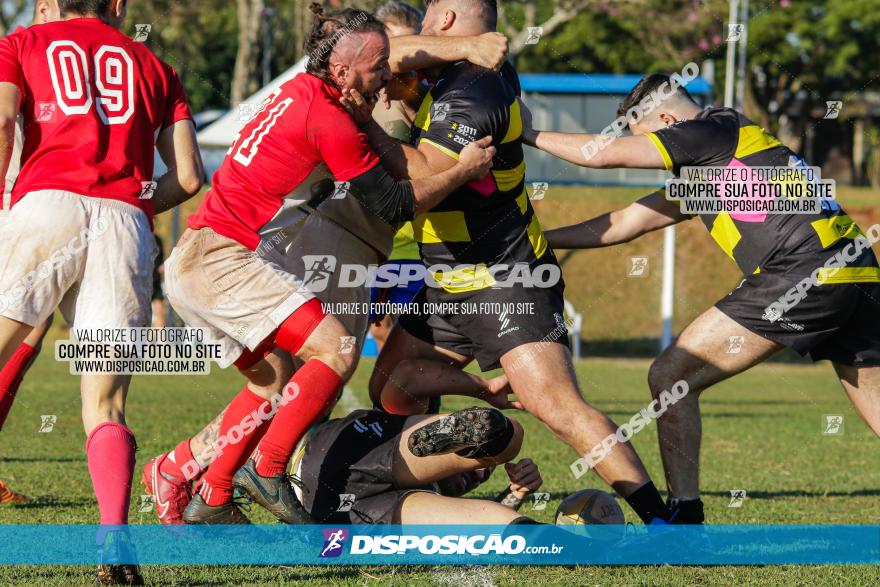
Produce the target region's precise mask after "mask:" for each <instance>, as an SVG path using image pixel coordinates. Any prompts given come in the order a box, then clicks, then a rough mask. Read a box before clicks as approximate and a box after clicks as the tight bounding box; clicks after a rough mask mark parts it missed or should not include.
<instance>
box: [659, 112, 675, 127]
mask: <svg viewBox="0 0 880 587" xmlns="http://www.w3.org/2000/svg"><path fill="white" fill-rule="evenodd" d="M660 121H661V122H662V123H663V126H670V125H673V124H675V123H676V122H678V118H677V117H676V116H675V115H674V114H672V113H670V112H661V113H660Z"/></svg>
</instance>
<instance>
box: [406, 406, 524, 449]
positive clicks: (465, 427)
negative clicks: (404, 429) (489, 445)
mask: <svg viewBox="0 0 880 587" xmlns="http://www.w3.org/2000/svg"><path fill="white" fill-rule="evenodd" d="M507 426H508V424H507V418H506V417H505V416H504V414H502V413H501V412H500V411H498V410H496V409H493V408H468V409H466V410H459V411H457V412H453V413H451V414H449V415H448V416H444V417H442V418H440V419H439V420H434V421H433V422H430V423H428V424H425V425H424V426H422V427H421V428H417V429H416V430H414V431H413V433H412V434H410V437H409V440H407V446H408V447H409V451H410V452H411V453H412V454H414V455H415V456H417V457H427V456H431V455H441V454H448V453H451V452H459V451H467V450H468V449H476V448H478V447H479V446H480V445H481V444H484V443H486V442H490V441H492V440H495V439H496V438H498V437H500V436H501V435H502V434H504V433H505V432H506V431H507ZM463 456H464V455H463Z"/></svg>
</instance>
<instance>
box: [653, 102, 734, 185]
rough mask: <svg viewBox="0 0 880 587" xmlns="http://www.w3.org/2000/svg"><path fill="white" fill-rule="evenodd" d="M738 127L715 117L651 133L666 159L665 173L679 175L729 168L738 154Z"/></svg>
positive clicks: (686, 121) (729, 121) (699, 119)
mask: <svg viewBox="0 0 880 587" xmlns="http://www.w3.org/2000/svg"><path fill="white" fill-rule="evenodd" d="M738 128H739V125H738V124H737V123H736V121H735V120H728V119H727V118H726V117H718V116H713V117H710V118H698V119H695V120H685V121H682V122H678V123H676V124H673V125H672V126H669V127H666V128H663V129H660V130H658V131H655V132H651V133H648V134H647V135H646V136H647V137H648V138H649V139H651V141H653V143H654V145H655V146H656V147H657V150H658V151H660V154H661V155H662V156H663V161H664V163H665V164H666V169H669V170H672V171H673V172H674V173H675V174H676V175H678V173H679V170H680V169H681V168H682V167H688V166H711V165H719V166H721V165H726V164H727V163H728V162H729V161H730V158H731V157H733V155H734V153H735V152H736V145H737V140H738V138H739V131H738Z"/></svg>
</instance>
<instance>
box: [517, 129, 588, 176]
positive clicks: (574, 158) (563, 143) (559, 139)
mask: <svg viewBox="0 0 880 587" xmlns="http://www.w3.org/2000/svg"><path fill="white" fill-rule="evenodd" d="M598 136H599V135H594V134H574V133H564V132H552V131H548V130H541V131H535V133H534V135H533V137H532V138H531V140H530V142H529V143H530V144H532V145H534V146H535V147H536V148H538V149H541V150H542V151H545V152H547V153H550V154H551V155H554V156H556V157H559V158H560V159H564V160H565V161H568V162H569V163H573V164H575V165H580V166H581V167H601V166H602V165H601V158H599V157H596V156H593V157H591V158H589V159H587V158H586V157H585V156H584V152H585V151H586V150H587V149H585V148H584V146H585V145H587V144H588V143H590V142H591V141H594V140H595V139H596V137H598Z"/></svg>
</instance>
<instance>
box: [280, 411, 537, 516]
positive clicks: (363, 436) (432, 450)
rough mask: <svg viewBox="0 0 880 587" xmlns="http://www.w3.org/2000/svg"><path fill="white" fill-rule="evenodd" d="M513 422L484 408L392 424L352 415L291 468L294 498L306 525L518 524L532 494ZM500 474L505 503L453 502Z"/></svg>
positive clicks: (384, 418)
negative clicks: (505, 480) (505, 483)
mask: <svg viewBox="0 0 880 587" xmlns="http://www.w3.org/2000/svg"><path fill="white" fill-rule="evenodd" d="M522 440H523V429H522V427H521V426H520V425H519V423H518V422H517V421H516V420H514V419H512V418H507V417H505V416H504V414H502V413H501V412H500V411H498V410H495V409H492V408H470V409H466V410H460V411H458V412H454V413H452V414H440V415H432V416H402V415H393V414H388V413H385V412H383V411H381V410H377V409H372V410H355V411H353V412H352V413H350V414H349V415H347V416H345V417H343V418H336V419H333V420H330V421H328V422H324V423H322V424H320V425H318V426H317V427H316V429H315V430H314V432H313V433H312V434H310V435H309V437H308V438H307V440H306V442H305V447H304V448H303V449H302V450H301V452H300V453H299V454H298V455H297V458H296V460H295V463H294V471H295V477H296V479H297V490H296V491H297V495H298V496H299V498H300V499H301V500H302V503H303V505H304V506H305V509H306V511H308V513H309V515H310V517H311V518H312V520H313V522H314V523H315V524H521V523H534V521H533V520H530V519H529V518H527V517H524V516H521V515H520V514H519V513H517V511H516V510H517V508H518V507H519V505H521V504H522V503H523V501H525V499H526V498H527V497H528V496H529V495H530V494H531V493H532V492H534V491H537V489H538V488H539V487H540V486H541V483H542V481H541V475H540V472H539V471H538V467H537V466H536V465H535V463H534V462H532V461H531V460H530V459H523V460H521V461H519V462H518V463H513V459H514V458H515V457H516V455H517V454H518V453H519V450H520V448H521V447H522ZM502 464H503V465H505V470H506V471H507V474H508V476H509V477H510V487H509V491H508V492H506V493H505V494H504V495H505V496H506V501H505V503H509V504H510V505H509V506H508V505H502V504H501V503H498V502H495V501H489V500H485V499H461V498H460V496H461V495H464V494H465V493H468V492H470V491H472V490H474V489H476V487H477V486H479V485H480V484H481V483H483V482H484V481H486V480H487V479H488V478H489V475H490V474H491V473H492V470H493V469H494V467H496V466H499V465H502Z"/></svg>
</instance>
